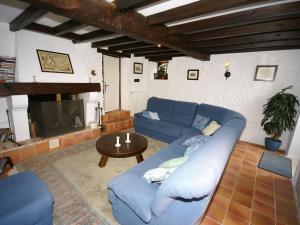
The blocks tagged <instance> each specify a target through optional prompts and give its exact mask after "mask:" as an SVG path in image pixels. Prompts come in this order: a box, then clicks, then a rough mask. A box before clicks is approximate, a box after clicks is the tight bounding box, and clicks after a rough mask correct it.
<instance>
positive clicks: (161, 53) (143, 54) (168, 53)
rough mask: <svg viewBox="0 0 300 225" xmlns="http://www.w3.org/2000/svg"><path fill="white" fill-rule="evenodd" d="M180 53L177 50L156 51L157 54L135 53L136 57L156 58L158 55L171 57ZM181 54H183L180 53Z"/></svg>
mask: <svg viewBox="0 0 300 225" xmlns="http://www.w3.org/2000/svg"><path fill="white" fill-rule="evenodd" d="M177 53H178V52H177V51H175V50H170V49H169V50H165V51H156V52H139V53H134V56H136V57H139V56H156V55H170V54H177ZM178 54H181V53H178Z"/></svg>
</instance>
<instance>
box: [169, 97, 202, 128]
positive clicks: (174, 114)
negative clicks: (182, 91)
mask: <svg viewBox="0 0 300 225" xmlns="http://www.w3.org/2000/svg"><path fill="white" fill-rule="evenodd" d="M196 109H197V104H196V103H191V102H181V101H174V104H173V105H172V108H171V114H170V117H169V120H168V122H171V123H175V124H180V125H183V126H189V127H190V126H191V124H192V122H193V119H194V116H195V112H196Z"/></svg>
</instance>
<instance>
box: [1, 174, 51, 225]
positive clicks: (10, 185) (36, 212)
mask: <svg viewBox="0 0 300 225" xmlns="http://www.w3.org/2000/svg"><path fill="white" fill-rule="evenodd" d="M0 199H1V201H0V224H1V225H4V224H14V225H18V224H28V225H29V224H38V223H39V222H40V221H41V220H43V219H45V218H47V217H49V215H52V209H53V198H52V195H51V194H50V193H49V191H48V190H47V188H46V186H45V185H44V184H43V182H42V181H41V180H40V179H39V178H38V177H37V176H35V175H34V174H33V173H31V172H23V173H19V174H16V175H13V176H10V177H7V178H5V179H1V180H0Z"/></svg>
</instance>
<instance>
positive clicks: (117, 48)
mask: <svg viewBox="0 0 300 225" xmlns="http://www.w3.org/2000/svg"><path fill="white" fill-rule="evenodd" d="M154 46H155V45H153V44H148V43H144V42H139V43H133V44H124V45H118V46H113V47H109V48H108V49H109V50H111V51H120V50H129V49H139V48H145V47H154Z"/></svg>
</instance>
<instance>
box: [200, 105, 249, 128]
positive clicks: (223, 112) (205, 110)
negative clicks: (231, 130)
mask: <svg viewBox="0 0 300 225" xmlns="http://www.w3.org/2000/svg"><path fill="white" fill-rule="evenodd" d="M196 113H199V114H201V115H203V116H206V117H209V118H210V119H211V120H215V121H217V122H218V123H220V124H221V125H224V124H225V123H226V122H227V121H229V120H232V119H241V120H245V117H244V116H243V115H242V114H240V113H238V112H235V111H233V110H230V109H226V108H223V107H219V106H214V105H209V104H204V103H202V104H200V105H198V108H197V111H196Z"/></svg>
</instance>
